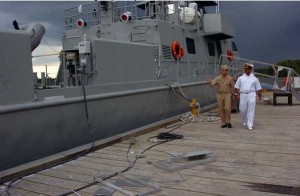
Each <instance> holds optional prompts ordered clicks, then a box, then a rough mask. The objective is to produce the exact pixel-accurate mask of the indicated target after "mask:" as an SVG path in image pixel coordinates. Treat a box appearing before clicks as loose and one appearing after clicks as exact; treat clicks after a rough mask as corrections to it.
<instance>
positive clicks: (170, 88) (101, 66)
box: [0, 1, 238, 171]
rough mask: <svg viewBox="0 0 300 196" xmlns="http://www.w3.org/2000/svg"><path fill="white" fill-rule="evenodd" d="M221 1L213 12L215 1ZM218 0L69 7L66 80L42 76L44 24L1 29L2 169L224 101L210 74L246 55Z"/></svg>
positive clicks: (62, 55) (63, 67)
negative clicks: (38, 51)
mask: <svg viewBox="0 0 300 196" xmlns="http://www.w3.org/2000/svg"><path fill="white" fill-rule="evenodd" d="M212 6H214V7H216V12H214V13H208V12H207V10H208V9H207V8H208V7H210V8H212ZM217 8H218V5H217V3H216V2H213V1H211V2H204V1H197V2H195V3H190V2H183V1H181V2H177V1H174V2H172V1H142V2H137V1H126V2H109V1H101V2H93V3H89V4H86V5H80V6H79V7H78V6H76V7H73V8H68V9H66V10H65V17H64V21H63V22H64V28H65V30H64V33H63V36H62V46H63V50H62V51H61V53H60V59H61V64H60V68H59V72H58V75H57V81H56V83H57V85H60V86H61V87H60V88H45V89H41V88H39V87H37V85H36V84H35V83H34V82H33V73H32V56H31V51H32V50H33V49H34V47H35V46H36V45H38V44H39V42H40V39H41V37H42V35H43V30H42V29H43V27H41V26H40V25H29V26H26V28H25V27H24V28H23V29H22V28H18V27H17V25H15V28H16V29H17V30H1V31H0V42H1V45H0V49H1V53H0V59H1V64H0V68H1V72H0V89H1V90H0V124H1V131H0V137H1V144H0V149H1V150H0V160H1V162H0V170H1V171H3V170H6V169H9V168H12V167H15V166H18V165H21V164H25V163H28V162H31V161H34V160H38V159H41V158H44V157H47V156H50V155H53V154H57V153H61V152H63V151H66V150H69V149H72V148H75V147H79V146H82V145H86V144H89V143H91V142H92V141H101V140H103V139H106V140H107V141H110V139H113V138H117V137H119V136H122V135H123V134H125V133H129V132H130V133H132V132H137V131H139V130H142V129H145V128H147V127H151V126H154V125H158V124H160V123H163V122H167V121H169V120H172V119H175V118H177V117H178V116H179V115H181V114H183V113H185V112H187V111H189V110H190V108H189V102H190V99H191V98H194V99H196V100H197V101H198V103H199V104H200V106H201V107H204V108H205V107H206V108H209V107H211V106H213V105H214V104H215V102H216V99H215V91H214V89H212V88H210V87H209V85H208V83H207V79H209V78H212V77H214V76H215V75H216V74H218V70H219V64H218V60H219V56H220V55H222V54H228V57H229V58H228V59H229V60H230V59H231V57H232V56H233V55H235V56H238V52H237V48H236V46H235V43H234V40H233V38H234V30H233V25H232V23H231V22H230V21H228V20H226V19H225V17H224V16H223V15H221V14H220V13H219V12H218V9H217Z"/></svg>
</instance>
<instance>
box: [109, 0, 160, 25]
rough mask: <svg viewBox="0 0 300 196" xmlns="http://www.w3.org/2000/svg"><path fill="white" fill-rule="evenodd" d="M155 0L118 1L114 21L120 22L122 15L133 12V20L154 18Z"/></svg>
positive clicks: (114, 9) (114, 11)
mask: <svg viewBox="0 0 300 196" xmlns="http://www.w3.org/2000/svg"><path fill="white" fill-rule="evenodd" d="M154 5H155V1H116V2H115V3H114V7H113V22H114V23H116V22H120V21H121V15H122V14H123V13H125V12H130V13H131V20H144V19H154V18H155V17H156V10H154V8H155V6H154Z"/></svg>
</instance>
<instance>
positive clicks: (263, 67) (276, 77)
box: [219, 55, 300, 91]
mask: <svg viewBox="0 0 300 196" xmlns="http://www.w3.org/2000/svg"><path fill="white" fill-rule="evenodd" d="M246 63H250V64H253V65H254V68H253V73H254V74H255V76H256V77H257V78H258V79H259V81H260V83H261V85H262V87H263V88H264V89H267V90H273V91H290V90H291V87H293V88H294V87H295V88H300V86H299V85H298V82H299V83H300V76H299V74H298V73H297V72H296V71H295V70H294V69H292V68H290V67H285V66H280V65H276V64H271V63H265V62H261V61H256V60H251V59H244V58H240V57H233V60H232V61H229V59H228V57H227V56H226V55H221V57H220V61H219V65H223V64H227V66H228V67H229V74H230V75H231V76H233V78H234V79H235V80H236V79H237V78H238V77H239V76H241V75H242V74H243V73H244V65H245V64H246ZM298 86H299V87H298Z"/></svg>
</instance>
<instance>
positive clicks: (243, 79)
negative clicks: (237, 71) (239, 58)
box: [234, 63, 262, 131]
mask: <svg viewBox="0 0 300 196" xmlns="http://www.w3.org/2000/svg"><path fill="white" fill-rule="evenodd" d="M252 69H253V65H252V64H249V63H246V64H245V73H244V74H243V75H242V76H240V77H239V78H238V80H237V81H236V83H235V86H234V87H235V88H236V94H235V95H236V96H237V98H238V99H240V113H241V117H242V121H243V126H246V125H247V126H248V129H249V130H250V131H252V130H253V120H254V113H255V105H256V94H257V95H258V97H259V100H261V96H262V95H261V86H260V83H259V80H258V79H257V78H256V77H255V76H254V74H253V73H252Z"/></svg>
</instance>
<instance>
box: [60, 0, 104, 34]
mask: <svg viewBox="0 0 300 196" xmlns="http://www.w3.org/2000/svg"><path fill="white" fill-rule="evenodd" d="M64 14H65V16H64V27H65V30H70V29H76V28H78V27H77V20H79V19H81V20H83V21H84V22H85V23H86V25H87V26H93V25H98V24H100V23H101V20H100V6H99V2H93V3H88V4H84V5H80V6H77V7H71V8H68V9H65V11H64Z"/></svg>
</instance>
